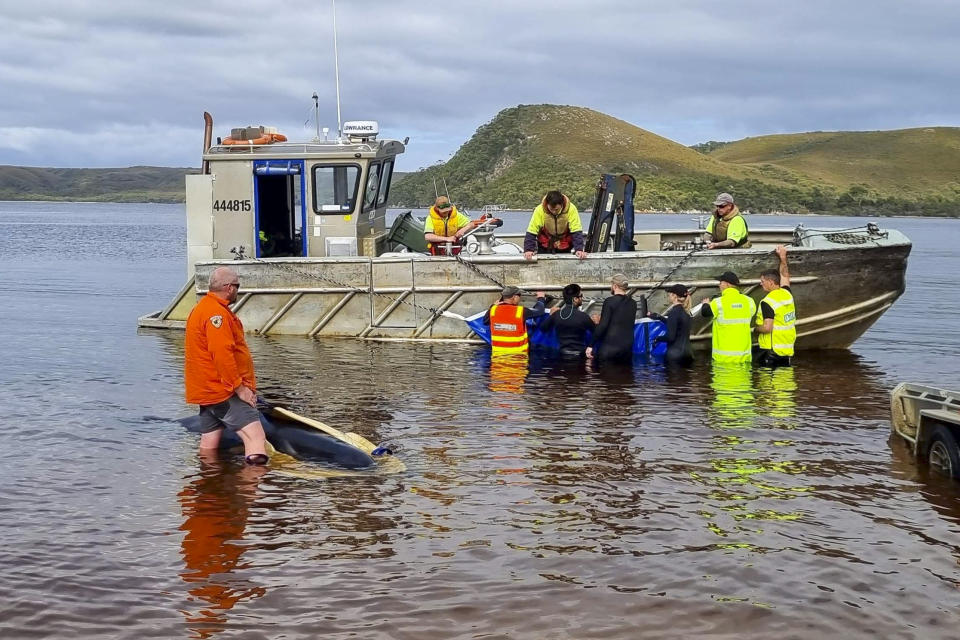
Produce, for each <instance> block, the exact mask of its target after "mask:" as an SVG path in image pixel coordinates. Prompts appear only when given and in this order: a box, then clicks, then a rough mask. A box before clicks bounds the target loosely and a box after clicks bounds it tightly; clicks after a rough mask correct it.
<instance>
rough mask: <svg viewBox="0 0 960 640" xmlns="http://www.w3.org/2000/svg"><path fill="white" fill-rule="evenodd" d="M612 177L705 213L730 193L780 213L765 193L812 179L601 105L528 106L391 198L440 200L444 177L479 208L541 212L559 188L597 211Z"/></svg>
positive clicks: (661, 202) (647, 199)
mask: <svg viewBox="0 0 960 640" xmlns="http://www.w3.org/2000/svg"><path fill="white" fill-rule="evenodd" d="M604 172H614V173H616V172H623V173H630V174H633V175H634V176H636V177H637V178H638V188H637V198H636V200H637V206H638V207H640V208H646V209H656V210H665V209H666V210H670V209H674V210H679V209H691V208H703V207H705V206H708V204H709V203H710V202H711V201H712V200H713V197H714V196H715V195H716V193H717V191H727V190H737V191H739V192H740V193H741V194H742V195H744V196H745V195H747V194H751V197H753V198H754V200H755V201H756V202H757V206H759V207H773V206H774V205H776V204H777V198H772V197H771V198H767V197H766V196H765V195H764V191H765V188H766V187H767V186H768V185H775V186H776V191H777V192H778V193H780V192H784V193H790V194H793V192H797V193H796V194H794V195H798V194H799V185H801V183H802V182H803V180H802V178H801V177H800V176H798V175H795V174H793V173H792V172H790V171H788V170H785V169H779V168H775V167H768V168H755V167H749V166H739V165H735V164H730V163H724V162H718V161H717V160H715V159H714V158H711V157H710V156H708V155H704V154H702V153H699V152H697V151H695V150H693V149H690V148H688V147H685V146H683V145H681V144H678V143H676V142H673V141H671V140H668V139H666V138H663V137H661V136H658V135H656V134H653V133H650V132H649V131H646V130H644V129H641V128H640V127H636V126H634V125H632V124H630V123H627V122H624V121H622V120H618V119H616V118H613V117H611V116H608V115H605V114H602V113H599V112H597V111H593V110H591V109H586V108H583V107H568V106H557V105H532V106H531V105H521V106H518V107H514V108H510V109H505V110H503V111H501V112H500V113H499V114H497V116H496V117H495V118H494V119H493V120H492V121H490V122H489V123H487V124H485V125H483V126H481V127H480V128H479V129H478V130H477V132H476V133H475V134H474V135H473V137H472V138H470V140H469V141H467V142H466V143H465V144H464V145H463V146H462V147H460V149H459V151H457V153H456V154H455V155H454V156H453V157H452V158H451V159H450V160H449V161H448V162H446V163H444V164H442V165H436V166H433V167H429V168H427V169H423V170H421V171H417V172H414V173H411V174H409V175H408V176H406V177H405V178H404V179H403V180H401V181H400V182H399V183H398V184H397V185H396V186H395V187H394V188H393V190H392V193H391V200H392V201H393V203H394V204H396V205H398V206H420V205H424V204H428V203H431V202H432V201H433V196H434V188H433V180H434V179H435V178H436V179H437V181H438V182H439V181H440V179H441V178H444V179H446V181H447V185H448V186H449V188H450V194H451V196H452V197H453V198H454V200H457V201H459V202H462V203H464V204H466V205H468V206H472V207H477V206H482V205H483V204H486V203H492V202H497V203H505V204H508V205H509V206H511V207H518V208H532V207H533V206H534V205H536V204H537V202H538V201H539V200H540V198H541V197H542V196H543V194H544V193H545V192H546V191H548V190H550V189H557V188H559V189H561V190H563V192H564V193H566V194H568V195H570V196H571V197H572V198H573V199H574V201H575V202H576V203H577V205H578V206H581V207H589V206H591V205H592V203H593V193H594V185H595V184H596V181H597V178H598V177H599V176H600V174H601V173H604ZM780 199H782V198H780ZM768 200H769V202H768Z"/></svg>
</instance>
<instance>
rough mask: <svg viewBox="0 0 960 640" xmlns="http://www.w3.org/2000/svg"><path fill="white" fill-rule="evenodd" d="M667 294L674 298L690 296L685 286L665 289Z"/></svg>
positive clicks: (671, 286)
mask: <svg viewBox="0 0 960 640" xmlns="http://www.w3.org/2000/svg"><path fill="white" fill-rule="evenodd" d="M667 293H672V294H673V295H675V296H680V297H681V298H685V297H687V296H688V295H689V294H690V290H689V289H687V285H685V284H672V285H670V286H669V287H667Z"/></svg>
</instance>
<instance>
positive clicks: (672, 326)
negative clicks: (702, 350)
mask: <svg viewBox="0 0 960 640" xmlns="http://www.w3.org/2000/svg"><path fill="white" fill-rule="evenodd" d="M667 297H669V298H670V308H669V309H667V313H666V315H665V316H662V315H660V314H659V313H648V314H647V316H648V317H650V318H653V319H654V320H659V321H661V322H663V323H664V324H666V325H667V333H666V335H661V336H657V337H656V339H654V341H653V344H654V345H656V344H659V343H661V342H665V343H667V353H666V355H665V356H664V361H666V362H667V363H668V364H679V365H682V366H685V367H686V366H690V365H691V364H693V349H691V348H690V313H689V311H688V310H687V307H688V306H689V304H690V290H689V289H687V287H686V286H684V285H682V284H674V285H671V286H670V287H668V288H667Z"/></svg>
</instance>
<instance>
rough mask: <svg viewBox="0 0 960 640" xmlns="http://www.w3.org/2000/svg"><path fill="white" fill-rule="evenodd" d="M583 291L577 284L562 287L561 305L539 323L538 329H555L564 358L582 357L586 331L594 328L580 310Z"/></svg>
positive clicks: (584, 350)
mask: <svg viewBox="0 0 960 640" xmlns="http://www.w3.org/2000/svg"><path fill="white" fill-rule="evenodd" d="M581 304H583V291H582V290H581V289H580V285H578V284H568V285H567V286H565V287H564V288H563V306H562V307H560V309H559V310H558V311H556V312H555V313H552V314H551V315H550V317H549V318H547V319H546V320H544V321H543V323H542V324H541V325H540V331H544V332H546V331H552V330H554V329H556V332H557V342H558V343H559V345H560V355H561V356H562V357H564V358H571V359H572V358H578V359H579V358H583V357H585V355H586V346H587V333H588V332H592V331H593V330H594V329H596V324H594V322H593V320H591V319H590V316H588V315H587V314H585V313H584V312H583V311H581V310H580V305H581Z"/></svg>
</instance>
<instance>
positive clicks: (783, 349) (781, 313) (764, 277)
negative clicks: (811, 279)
mask: <svg viewBox="0 0 960 640" xmlns="http://www.w3.org/2000/svg"><path fill="white" fill-rule="evenodd" d="M776 253H777V257H778V258H780V268H779V269H778V270H770V271H764V272H763V273H761V274H760V286H761V287H763V290H764V291H766V292H767V295H766V297H765V298H764V299H763V300H761V301H760V308H759V309H758V310H757V345H758V346H759V348H760V350H759V352H758V354H757V364H758V365H760V366H761V367H781V366H790V357H791V356H792V355H793V344H794V342H796V341H797V328H796V324H797V307H796V305H795V304H794V302H793V292H791V291H790V271H789V269H788V268H787V248H786V247H785V246H783V245H782V244H781V245H777V248H776Z"/></svg>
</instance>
